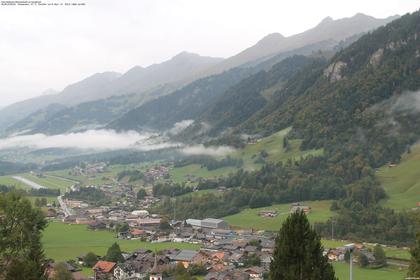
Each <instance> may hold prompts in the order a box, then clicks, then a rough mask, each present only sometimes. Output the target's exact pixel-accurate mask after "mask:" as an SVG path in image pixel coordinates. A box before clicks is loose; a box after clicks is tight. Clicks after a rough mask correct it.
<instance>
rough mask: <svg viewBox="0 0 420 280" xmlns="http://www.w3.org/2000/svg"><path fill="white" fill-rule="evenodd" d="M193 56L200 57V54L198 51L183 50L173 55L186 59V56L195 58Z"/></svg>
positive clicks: (176, 57)
mask: <svg viewBox="0 0 420 280" xmlns="http://www.w3.org/2000/svg"><path fill="white" fill-rule="evenodd" d="M193 57H200V55H199V54H196V53H191V52H187V51H183V52H180V53H179V54H177V55H175V56H174V57H172V59H185V58H193Z"/></svg>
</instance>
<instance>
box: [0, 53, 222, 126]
mask: <svg viewBox="0 0 420 280" xmlns="http://www.w3.org/2000/svg"><path fill="white" fill-rule="evenodd" d="M220 61H222V59H221V58H212V57H203V56H199V55H197V54H191V53H187V52H183V53H180V54H178V55H177V56H175V57H173V58H172V59H170V60H168V61H165V62H162V63H160V64H153V65H151V66H148V67H145V68H142V67H139V66H136V67H134V68H132V69H131V70H129V71H128V72H127V73H125V74H123V75H121V74H119V73H115V72H104V73H97V74H94V75H92V76H90V77H88V78H86V79H83V80H81V81H79V82H76V83H73V84H71V85H69V86H67V87H66V88H65V89H64V90H63V91H61V92H59V93H56V94H49V95H45V96H40V97H36V98H32V99H28V100H25V101H22V102H18V103H15V104H12V105H10V106H7V107H5V108H2V109H1V110H0V115H1V116H2V117H3V118H2V120H0V132H1V131H3V130H4V129H5V128H7V127H8V126H10V125H13V124H14V123H16V122H17V121H19V120H22V119H23V118H26V117H28V116H29V115H30V114H32V113H35V112H36V111H38V110H40V109H44V108H46V107H47V106H48V105H50V104H53V103H56V104H62V105H65V106H74V105H78V104H81V103H83V102H89V101H94V100H99V99H106V98H108V97H111V96H116V95H125V94H132V93H136V94H143V95H145V98H146V97H147V96H150V95H153V93H154V92H156V91H157V90H160V91H161V92H162V93H164V92H166V93H168V92H169V91H170V90H172V89H174V88H177V87H179V86H180V85H181V84H182V83H183V82H184V80H185V79H187V78H188V77H190V76H192V75H194V74H195V73H197V72H200V71H202V70H203V69H206V68H207V67H210V66H212V65H215V64H216V63H219V62H220Z"/></svg>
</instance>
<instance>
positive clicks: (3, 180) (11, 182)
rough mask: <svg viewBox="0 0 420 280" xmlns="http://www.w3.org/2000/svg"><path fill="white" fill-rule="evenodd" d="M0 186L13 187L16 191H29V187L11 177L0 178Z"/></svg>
mask: <svg viewBox="0 0 420 280" xmlns="http://www.w3.org/2000/svg"><path fill="white" fill-rule="evenodd" d="M0 185H6V186H15V187H16V188H17V189H25V190H28V189H30V187H29V186H27V185H26V184H24V183H22V182H20V181H18V180H16V179H14V178H12V176H0Z"/></svg>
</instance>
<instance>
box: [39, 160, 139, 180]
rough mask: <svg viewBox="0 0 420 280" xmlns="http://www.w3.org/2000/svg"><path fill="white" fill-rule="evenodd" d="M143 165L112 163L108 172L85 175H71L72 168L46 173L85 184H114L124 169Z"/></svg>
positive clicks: (137, 167)
mask: <svg viewBox="0 0 420 280" xmlns="http://www.w3.org/2000/svg"><path fill="white" fill-rule="evenodd" d="M141 167H142V165H111V166H109V167H108V171H107V172H104V173H97V174H94V175H83V176H73V175H70V174H69V172H70V169H63V170H57V171H51V172H47V173H46V174H47V175H51V176H58V177H62V178H67V179H69V180H75V181H79V182H81V183H82V184H84V185H103V184H114V183H115V182H114V181H113V180H112V179H113V178H115V177H116V176H117V174H118V173H119V172H121V171H123V170H129V169H132V168H136V169H140V168H141Z"/></svg>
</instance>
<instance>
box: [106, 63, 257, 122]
mask: <svg viewBox="0 0 420 280" xmlns="http://www.w3.org/2000/svg"><path fill="white" fill-rule="evenodd" d="M251 73H252V70H251V69H239V68H236V69H232V70H230V71H228V72H225V73H223V74H220V75H214V76H210V77H207V78H203V79H200V80H197V81H195V82H193V83H191V84H189V85H187V86H185V87H183V88H181V89H179V90H177V91H175V92H173V93H171V94H169V95H166V96H163V97H160V98H158V99H156V100H152V101H150V102H148V103H146V104H144V105H142V106H140V107H137V108H135V109H133V110H131V111H129V112H128V113H127V114H125V115H124V116H122V117H121V118H120V119H118V120H115V121H114V122H112V123H111V124H110V125H109V126H108V127H109V128H113V129H116V130H142V129H168V128H170V127H172V126H173V125H174V124H175V123H177V122H180V121H183V120H189V119H192V118H194V117H195V116H197V115H198V114H199V113H201V112H202V111H203V110H204V109H205V108H207V106H208V104H209V103H211V102H213V101H214V100H216V99H217V98H218V97H219V96H220V95H221V94H223V93H224V92H225V91H226V90H227V89H228V88H229V87H230V86H232V85H234V84H236V83H238V82H240V81H241V80H242V79H243V78H245V77H247V76H249V75H250V74H251Z"/></svg>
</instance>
